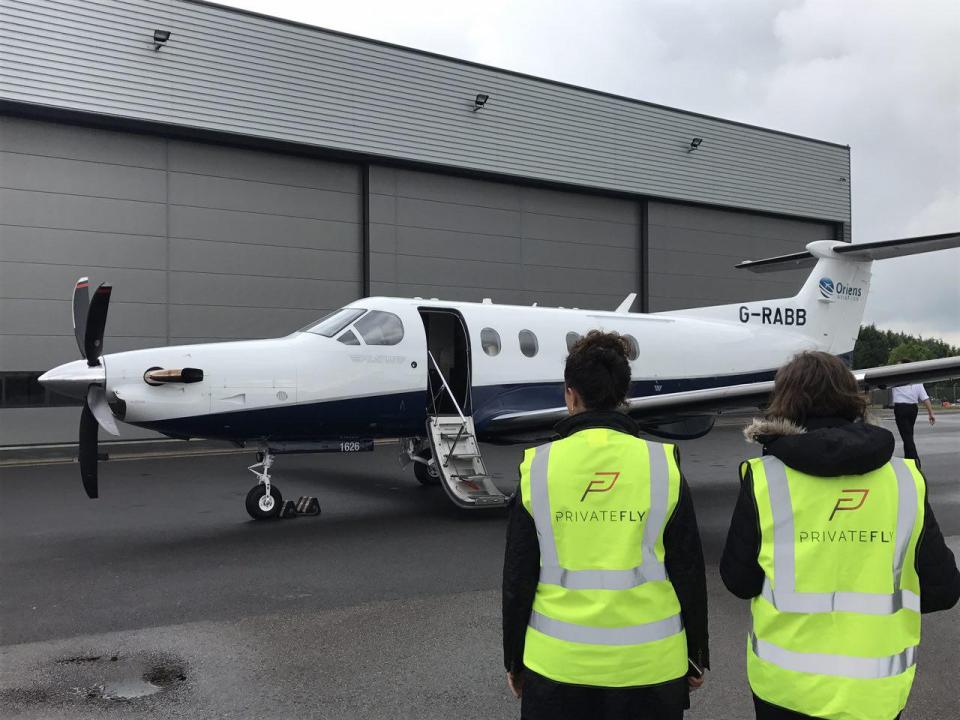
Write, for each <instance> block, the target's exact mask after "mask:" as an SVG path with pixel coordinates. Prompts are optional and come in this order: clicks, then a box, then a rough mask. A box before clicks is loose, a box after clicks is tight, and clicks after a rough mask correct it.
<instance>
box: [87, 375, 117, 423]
mask: <svg viewBox="0 0 960 720" xmlns="http://www.w3.org/2000/svg"><path fill="white" fill-rule="evenodd" d="M86 406H87V407H89V408H90V412H92V413H93V416H94V417H95V418H96V419H97V422H98V423H99V424H100V427H102V428H103V429H104V430H106V431H107V432H108V433H110V434H111V435H119V434H120V431H119V430H118V429H117V422H116V420H114V417H113V412H112V411H111V410H110V405H109V404H108V403H107V391H106V390H104V389H103V386H102V385H91V386H90V388H89V389H88V390H87V405H86Z"/></svg>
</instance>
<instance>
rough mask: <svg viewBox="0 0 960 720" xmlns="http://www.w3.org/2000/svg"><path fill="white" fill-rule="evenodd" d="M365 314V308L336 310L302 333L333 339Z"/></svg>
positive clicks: (308, 326)
mask: <svg viewBox="0 0 960 720" xmlns="http://www.w3.org/2000/svg"><path fill="white" fill-rule="evenodd" d="M365 312H366V310H364V309H363V308H342V309H340V310H335V311H334V312H332V313H330V314H329V315H325V316H323V317H322V318H321V319H320V320H319V321H317V322H315V323H313V324H312V325H307V327H305V328H304V329H303V331H302V332H308V333H313V334H314V335H323V336H324V337H333V336H334V335H336V334H337V333H338V332H340V331H341V330H343V329H344V328H345V327H346V326H347V325H349V324H350V323H352V322H353V321H354V320H356V319H357V318H358V317H360V316H361V315H363V314H364V313H365Z"/></svg>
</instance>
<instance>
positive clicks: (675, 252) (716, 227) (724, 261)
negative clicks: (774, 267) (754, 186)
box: [647, 202, 836, 312]
mask: <svg viewBox="0 0 960 720" xmlns="http://www.w3.org/2000/svg"><path fill="white" fill-rule="evenodd" d="M647 212H648V223H649V230H648V242H649V263H650V265H649V267H650V275H649V282H650V310H651V312H660V311H665V310H681V309H683V308H690V307H702V306H705V305H725V304H727V303H735V302H742V301H748V300H766V299H772V298H780V297H791V296H793V295H795V294H796V293H797V291H799V289H800V286H801V285H803V281H804V280H805V279H806V277H807V275H808V274H809V271H807V270H793V271H790V272H781V273H770V274H765V275H757V274H755V273H749V272H746V271H744V270H736V269H734V266H735V265H736V264H737V263H739V262H741V261H743V260H759V259H760V258H765V257H772V256H774V255H785V254H787V253H791V252H799V251H801V250H803V249H804V247H805V246H806V245H807V243H810V242H813V241H814V240H834V239H836V238H835V237H834V233H835V231H836V230H835V226H834V225H832V224H830V223H818V222H805V221H800V220H791V219H785V218H776V217H769V216H764V215H755V214H751V213H736V212H728V211H724V210H716V209H713V208H703V207H694V206H690V205H677V204H674V203H661V202H651V203H649V205H648V210H647Z"/></svg>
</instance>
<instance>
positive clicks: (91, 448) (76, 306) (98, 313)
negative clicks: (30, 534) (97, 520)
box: [73, 278, 120, 499]
mask: <svg viewBox="0 0 960 720" xmlns="http://www.w3.org/2000/svg"><path fill="white" fill-rule="evenodd" d="M89 285H90V282H89V279H88V278H80V279H79V280H78V281H77V284H76V286H75V287H74V289H73V332H74V335H75V336H76V339H77V347H79V348H80V355H81V356H82V357H83V358H85V359H86V361H87V366H88V367H91V368H94V367H101V366H102V363H101V362H100V356H101V354H102V353H103V332H104V329H105V328H106V324H107V310H108V309H109V307H110V293H111V292H112V290H113V288H112V287H111V286H110V285H108V284H106V283H101V284H100V286H99V287H97V289H96V291H95V292H94V294H93V299H92V300H89V302H88V300H87V298H88V288H89ZM102 383H103V384H99V383H96V382H93V383H91V384H90V385H89V386H88V387H87V394H86V397H85V398H84V403H83V412H82V413H81V414H80V433H79V452H78V456H79V460H80V477H81V479H82V480H83V489H84V491H85V492H86V493H87V497H89V498H91V499H94V498H96V497H98V495H99V487H98V476H97V460H98V459H99V450H98V446H99V439H98V435H99V428H101V427H102V428H103V429H104V430H106V431H107V432H109V433H111V434H113V435H119V434H120V432H119V430H118V429H117V423H116V421H115V420H114V418H113V412H112V411H111V410H110V405H109V403H108V402H107V391H106V389H105V388H104V385H105V384H106V375H104V376H103V380H102Z"/></svg>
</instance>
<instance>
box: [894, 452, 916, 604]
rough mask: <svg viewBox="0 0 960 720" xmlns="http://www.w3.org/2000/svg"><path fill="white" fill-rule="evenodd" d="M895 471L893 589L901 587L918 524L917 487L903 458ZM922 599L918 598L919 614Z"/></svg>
mask: <svg viewBox="0 0 960 720" xmlns="http://www.w3.org/2000/svg"><path fill="white" fill-rule="evenodd" d="M891 462H892V463H893V470H894V472H895V473H896V474H897V536H896V538H895V542H896V547H895V550H894V554H893V587H895V588H898V587H900V580H901V578H902V576H903V565H904V563H905V562H906V560H907V546H909V545H910V537H911V536H912V535H913V526H914V525H915V524H916V522H917V501H918V498H917V486H916V485H915V484H914V482H913V475H912V474H911V473H910V468H908V467H907V463H906V461H905V460H903V459H902V458H894V459H893V460H892V461H891ZM919 604H920V598H917V605H918V607H917V612H920V608H919Z"/></svg>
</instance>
